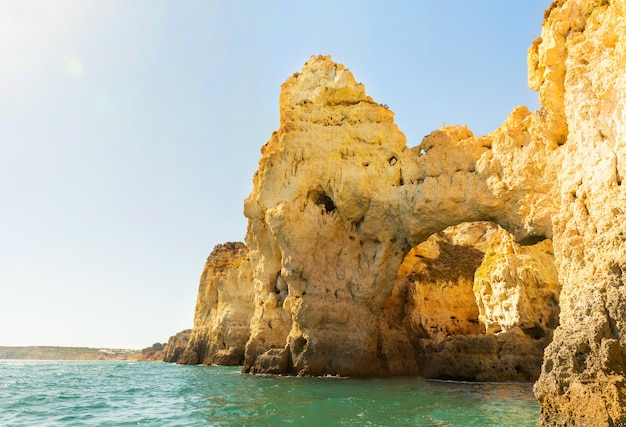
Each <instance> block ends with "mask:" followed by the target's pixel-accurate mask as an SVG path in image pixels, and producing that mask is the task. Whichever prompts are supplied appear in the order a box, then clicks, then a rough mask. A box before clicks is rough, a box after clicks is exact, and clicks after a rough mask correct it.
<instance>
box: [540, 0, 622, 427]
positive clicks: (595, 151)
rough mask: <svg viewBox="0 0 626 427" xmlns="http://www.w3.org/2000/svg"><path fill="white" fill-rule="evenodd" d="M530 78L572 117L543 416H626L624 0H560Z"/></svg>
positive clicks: (559, 201) (578, 420)
mask: <svg viewBox="0 0 626 427" xmlns="http://www.w3.org/2000/svg"><path fill="white" fill-rule="evenodd" d="M545 18H546V19H545V21H544V24H543V28H542V33H541V37H540V38H539V39H538V40H537V41H536V42H535V43H534V44H533V46H532V48H531V50H530V54H529V57H530V61H529V65H530V67H529V81H530V83H531V85H532V86H533V88H535V89H538V90H539V94H540V98H541V102H542V104H544V105H547V106H549V108H551V109H552V110H553V111H555V112H558V114H559V115H560V116H562V117H563V118H564V119H563V120H564V123H565V125H566V126H567V130H568V132H567V137H566V138H565V139H564V140H563V145H561V146H559V147H558V149H557V150H556V152H555V153H554V154H552V156H553V157H554V158H555V159H558V161H559V167H558V169H557V182H556V183H555V193H556V194H555V195H556V197H555V199H554V205H555V209H554V213H553V214H552V215H551V222H552V224H553V236H554V251H555V256H556V262H557V266H558V271H559V279H560V281H561V283H562V285H563V290H562V293H561V299H560V305H561V325H560V327H559V328H558V329H557V330H556V332H555V334H554V340H553V341H552V343H551V344H550V345H549V347H548V348H547V349H546V352H545V356H544V363H543V368H542V374H541V377H540V379H539V381H538V382H537V384H536V385H535V395H536V396H537V398H538V399H539V402H540V404H541V420H540V424H542V425H574V424H575V425H589V426H591V425H593V426H604V425H624V424H626V377H625V375H624V371H625V369H626V287H625V286H624V277H623V272H624V269H625V268H626V264H625V260H626V218H625V216H624V213H625V211H626V194H625V191H624V186H623V185H622V178H623V177H624V176H625V173H626V138H625V136H626V133H625V131H626V110H625V108H624V107H625V105H626V97H625V95H626V72H625V70H626V5H625V4H624V2H623V1H617V0H613V1H607V0H604V1H585V0H577V1H571V0H570V1H555V2H554V3H553V4H552V6H551V7H550V9H548V10H547V11H546V14H545Z"/></svg>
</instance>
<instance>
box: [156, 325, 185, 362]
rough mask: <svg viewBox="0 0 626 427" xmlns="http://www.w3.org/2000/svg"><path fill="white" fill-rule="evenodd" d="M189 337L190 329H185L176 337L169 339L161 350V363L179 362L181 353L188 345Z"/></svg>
mask: <svg viewBox="0 0 626 427" xmlns="http://www.w3.org/2000/svg"><path fill="white" fill-rule="evenodd" d="M190 335H191V329H185V330H183V331H180V332H179V333H177V334H176V335H173V336H171V337H170V339H169V340H168V341H167V344H166V345H165V348H163V351H162V357H161V359H160V360H162V361H163V362H169V363H176V362H178V361H179V360H180V358H181V356H182V355H183V352H184V351H185V349H186V348H187V344H188V343H189V336H190Z"/></svg>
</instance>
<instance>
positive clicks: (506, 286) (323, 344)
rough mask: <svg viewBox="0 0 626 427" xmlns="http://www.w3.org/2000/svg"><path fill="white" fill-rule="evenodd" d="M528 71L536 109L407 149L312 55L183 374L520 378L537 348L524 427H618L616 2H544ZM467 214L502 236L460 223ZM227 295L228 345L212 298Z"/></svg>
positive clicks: (619, 12)
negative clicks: (208, 368) (240, 371)
mask: <svg viewBox="0 0 626 427" xmlns="http://www.w3.org/2000/svg"><path fill="white" fill-rule="evenodd" d="M528 70H529V76H528V79H529V85H530V86H531V88H533V89H535V90H537V91H538V92H539V98H540V101H541V104H542V107H541V108H539V109H538V110H536V111H534V112H531V111H529V110H528V109H527V108H525V107H517V108H515V109H514V110H513V111H512V112H511V114H510V115H509V117H508V118H507V120H505V122H504V123H502V125H501V126H500V127H499V128H498V129H496V130H495V131H493V132H492V133H490V134H488V135H485V136H474V135H473V134H472V132H471V131H470V130H469V129H467V127H464V126H444V127H442V128H441V129H439V130H436V131H434V132H432V133H431V134H430V135H429V136H427V137H425V138H424V139H423V141H421V144H420V145H418V146H416V147H408V146H407V145H406V140H405V137H404V135H403V134H402V132H401V131H400V130H399V129H398V128H397V127H396V125H395V124H394V122H393V113H392V112H391V111H390V110H389V109H388V108H386V107H385V106H383V105H380V104H377V103H376V102H375V101H374V100H373V99H371V98H370V97H368V96H367V95H366V93H365V89H364V87H363V85H361V84H359V83H357V82H356V80H355V79H354V77H353V75H352V74H351V73H350V71H349V70H347V69H346V68H345V67H344V66H342V65H340V64H336V63H334V62H332V60H331V58H330V57H326V56H314V57H311V58H310V59H309V61H308V62H307V63H306V64H305V65H304V67H303V68H302V70H301V72H299V73H295V74H293V75H292V76H291V77H289V78H288V79H287V81H286V82H285V83H284V84H283V85H282V88H281V94H280V128H279V129H278V130H277V131H276V132H275V133H274V134H273V135H272V137H271V138H270V140H269V141H268V142H267V143H266V144H265V145H264V146H263V148H262V150H261V153H262V158H261V160H260V162H259V169H258V171H257V173H256V174H255V177H254V181H253V189H252V192H251V194H250V196H249V197H248V198H247V199H246V200H245V203H244V214H245V216H246V217H247V218H248V230H247V234H246V245H247V249H246V251H247V252H246V255H245V260H243V258H237V259H241V268H240V267H235V266H229V267H228V268H226V269H221V270H220V269H219V268H218V269H217V270H216V272H215V273H211V274H212V277H214V278H215V280H214V282H212V283H213V284H211V285H207V286H205V288H204V290H202V289H203V288H202V285H201V292H206V295H204V296H202V297H201V295H200V294H199V298H198V301H199V304H200V301H201V300H202V301H204V302H202V304H203V307H204V308H202V309H201V310H200V312H199V311H198V310H197V311H196V324H195V325H194V331H193V332H192V337H191V341H190V343H191V342H195V343H196V347H195V350H193V351H194V352H192V353H190V354H191V356H190V357H191V358H192V359H193V357H195V358H196V359H195V361H192V362H189V363H223V362H220V360H223V359H220V357H221V356H220V357H217V355H218V354H220V353H219V348H220V345H221V346H222V348H227V349H228V350H227V352H226V353H227V354H229V355H230V356H228V357H227V359H228V358H230V357H232V359H228V360H233V361H234V360H235V359H237V357H235V356H234V355H236V354H239V355H240V356H238V357H240V358H241V357H243V364H244V371H245V372H250V373H286V374H298V375H319V374H339V375H351V376H359V375H390V374H407V373H410V374H422V375H426V376H435V377H456V378H470V379H479V380H480V379H511V378H513V379H515V378H517V379H519V378H525V379H533V378H535V377H536V376H537V374H538V368H539V363H540V362H539V361H540V360H541V357H542V356H541V354H542V353H543V365H542V367H541V375H540V377H539V380H538V381H537V383H536V385H535V394H536V396H537V398H538V399H539V402H540V404H541V417H540V420H539V425H589V426H604V425H606V426H608V425H620V424H619V423H622V424H624V423H626V377H625V376H624V370H625V369H626V315H625V314H624V313H626V290H625V289H626V287H625V286H624V281H625V280H626V279H624V270H625V269H626V261H624V260H626V237H625V236H626V225H624V224H626V221H625V218H624V213H625V211H626V194H625V191H624V188H623V186H622V179H623V177H624V176H625V174H626V170H625V169H626V138H625V134H626V133H625V132H626V110H625V108H624V107H625V104H626V101H625V100H626V71H625V70H626V5H625V4H624V2H623V1H621V0H619V1H618V0H594V1H592V0H557V1H555V2H554V3H553V4H552V6H551V7H550V8H549V9H548V10H546V13H545V22H544V24H543V28H542V33H541V37H539V38H538V39H537V40H536V41H535V42H534V43H533V45H532V46H531V47H530V49H529V52H528ZM476 221H489V222H491V223H494V224H497V225H498V226H500V227H501V228H502V229H504V230H506V232H508V233H511V235H512V236H514V237H511V236H510V235H508V234H504V231H501V230H499V229H498V228H497V227H495V226H494V225H490V226H488V227H487V228H486V229H485V230H486V231H485V232H484V233H483V234H485V233H486V234H490V235H491V238H490V239H483V237H481V235H480V233H478V234H476V233H477V232H476V229H472V227H475V226H472V225H459V224H465V223H473V222H476ZM454 226H456V227H457V229H454V228H453V229H448V230H446V232H445V233H443V234H439V235H438V236H439V237H433V238H432V240H430V241H427V239H429V237H430V236H432V235H436V234H437V233H440V232H442V231H443V230H445V229H446V228H448V227H454ZM459 230H462V231H459ZM472 236H474V237H472ZM481 239H483V240H481ZM487 240H488V241H489V243H487ZM424 242H426V243H424ZM520 245H521V246H520ZM525 246H526V247H525ZM242 250H243V249H242ZM416 258H419V259H416ZM210 259H211V258H210ZM457 259H458V260H460V261H459V262H458V263H456V264H455V263H454V260H457ZM435 260H438V261H435ZM446 260H447V261H446ZM418 261H419V262H418ZM403 263H404V264H403ZM407 263H409V264H410V265H409V264H407ZM207 265H208V264H207ZM212 268H213V267H212ZM220 268H221V267H220ZM212 280H213V279H212ZM219 283H221V284H222V285H219ZM233 284H236V285H237V296H231V297H232V298H238V301H239V302H238V304H240V307H241V309H238V310H236V311H231V312H230V313H231V314H230V315H229V316H234V313H243V314H241V318H238V320H237V325H239V326H241V327H240V328H239V329H238V330H239V331H240V333H238V335H237V336H236V337H234V338H233V340H232V341H229V342H231V343H232V344H228V343H227V342H226V340H225V339H224V337H225V334H227V328H226V327H225V326H224V325H231V324H234V323H229V322H231V321H230V320H228V321H227V318H229V316H226V319H222V320H219V319H220V312H221V310H220V309H215V307H218V306H219V305H220V304H229V302H228V301H229V300H228V298H223V297H220V295H224V294H220V293H219V291H218V292H217V294H216V291H215V288H216V287H217V289H219V286H223V289H227V288H230V287H231V286H232V285H233ZM433 294H436V295H437V297H436V298H432V297H431V295H433ZM220 298H222V299H220ZM208 301H212V302H208ZM212 310H213V311H212ZM223 310H226V309H223ZM559 310H560V316H559V319H558V320H557V317H556V316H557V313H559ZM451 313H455V314H451ZM453 317H454V318H453ZM557 324H558V325H559V326H558V327H557V328H556V330H554V328H555V327H556V326H557ZM219 325H222V326H219ZM553 330H554V333H553ZM194 334H195V335H194ZM194 336H195V337H196V338H195V341H194ZM218 337H219V338H218ZM552 338H553V339H552ZM551 339H552V341H551V343H550V344H549V345H548V347H547V348H546V349H545V353H544V352H543V349H544V347H545V345H546V344H547V343H548V342H550V340H551ZM201 343H209V344H208V345H209V347H210V350H209V351H205V350H202V351H199V350H198V349H202V348H203V347H202V344H201ZM242 343H243V344H242ZM243 345H245V349H242V346H243ZM189 348H190V347H188V349H189ZM204 348H205V349H206V348H207V347H204ZM231 350H232V351H231ZM459 354H462V355H463V358H462V359H463V361H462V362H458V361H457V362H456V363H441V361H446V360H447V361H454V360H455V359H454V358H455V357H457V358H458V355H459ZM194 355H195V356H194ZM522 355H526V356H528V358H529V360H530V361H529V362H528V363H526V364H523V363H521V362H520V363H518V362H519V361H520V359H522V358H523V357H522ZM524 357H525V356H524ZM190 360H191V359H190Z"/></svg>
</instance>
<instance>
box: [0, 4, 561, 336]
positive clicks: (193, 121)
mask: <svg viewBox="0 0 626 427" xmlns="http://www.w3.org/2000/svg"><path fill="white" fill-rule="evenodd" d="M549 3H550V2H549V1H547V0H546V1H538V0H537V1H532V2H504V1H500V0H498V1H496V0H476V1H472V2H469V1H466V0H445V1H438V2H425V1H413V2H410V1H385V2H383V1H344V2H338V1H318V2H300V1H293V0H291V1H229V2H227V1H192V0H185V1H164V0H107V1H89V0H80V1H79V0H71V1H70V0H55V1H54V2H52V1H46V0H19V1H18V0H0V58H2V59H1V60H0V345H73V346H92V347H127V348H141V347H146V346H149V345H151V344H152V343H154V342H157V341H161V342H162V341H166V340H167V338H168V337H169V336H170V335H172V334H173V333H175V332H177V331H179V330H181V329H184V328H189V327H191V326H192V324H193V311H194V305H195V299H196V293H197V287H198V280H199V278H200V274H201V272H202V268H203V265H204V261H205V259H206V257H207V256H208V254H209V253H210V252H211V250H212V248H213V246H215V245H216V244H218V243H222V242H225V241H240V240H243V238H244V234H245V231H246V220H245V218H244V216H243V213H242V210H243V199H244V198H245V197H246V196H247V195H248V194H249V193H250V191H251V189H252V176H253V174H254V172H255V170H256V167H257V162H258V160H259V157H260V151H259V150H260V147H261V146H262V145H263V144H264V143H265V142H267V140H268V139H269V138H270V136H271V134H272V132H273V131H274V130H276V129H277V128H278V94H279V90H280V85H281V83H282V82H283V81H284V80H285V79H286V78H287V77H288V76H289V75H291V74H292V73H293V72H295V71H299V70H300V68H301V67H302V65H303V64H304V62H306V60H307V59H308V58H309V57H310V56H311V55H314V54H315V55H317V54H330V55H332V56H333V59H334V60H335V61H337V62H340V63H343V64H344V65H345V66H346V67H348V68H349V69H350V70H351V71H352V72H353V73H354V75H355V77H356V79H357V80H358V81H360V82H362V83H364V84H365V87H366V90H367V93H368V95H370V96H372V97H373V98H374V99H375V100H376V101H378V102H380V103H384V104H387V105H389V107H390V108H391V109H392V110H393V111H394V112H395V114H396V122H397V124H398V126H399V127H400V129H401V130H402V131H403V132H404V133H405V134H406V136H407V139H408V145H410V146H414V145H418V144H419V143H420V140H421V138H422V137H423V136H424V135H427V134H428V133H430V132H431V131H432V130H434V129H438V128H439V127H441V125H442V124H444V123H445V124H467V125H468V126H469V127H470V128H471V129H472V130H473V131H474V133H475V134H484V133H488V132H490V131H492V130H494V129H495V128H497V127H498V126H499V124H500V123H501V122H502V121H503V120H504V119H505V118H506V116H507V115H508V113H509V112H510V111H511V110H512V109H513V107H514V106H516V105H526V106H528V107H529V108H530V109H531V110H534V109H536V108H537V107H538V96H537V94H536V93H534V92H532V91H530V90H529V89H528V87H527V83H526V75H527V67H526V52H527V49H528V47H529V46H530V44H531V43H532V41H533V39H534V38H535V37H537V36H538V35H539V34H540V32H541V22H542V19H543V11H544V9H546V8H547V7H548V6H549Z"/></svg>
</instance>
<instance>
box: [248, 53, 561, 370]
mask: <svg viewBox="0 0 626 427" xmlns="http://www.w3.org/2000/svg"><path fill="white" fill-rule="evenodd" d="M280 110H281V128H280V130H279V131H278V132H276V133H274V135H273V136H272V138H271V140H270V141H269V142H268V143H267V144H266V145H265V146H264V147H263V149H262V153H263V157H262V159H261V161H260V163H259V171H258V172H257V174H256V175H255V180H254V189H253V192H252V194H251V195H250V197H249V198H248V199H247V200H246V202H245V209H244V212H245V214H246V216H247V217H248V218H249V229H248V234H247V237H246V239H247V244H248V246H249V248H250V259H251V263H252V265H253V266H255V298H256V302H255V306H256V310H255V315H254V318H253V320H252V322H251V325H252V331H251V338H250V341H249V342H248V344H247V347H246V360H245V366H244V370H246V371H249V372H289V373H297V374H310V375H317V374H328V373H330V374H340V375H382V374H389V372H388V370H387V369H386V368H385V366H383V363H382V361H381V357H380V354H379V353H380V346H381V343H380V340H379V337H378V329H379V326H380V322H381V314H382V310H383V304H384V301H385V300H386V299H387V298H388V296H389V295H390V293H391V290H392V286H393V281H394V279H395V275H396V273H397V271H398V267H399V266H400V263H401V262H402V260H403V259H404V257H405V255H406V254H407V253H408V251H409V250H410V249H411V248H412V247H413V246H415V245H416V244H418V243H420V242H422V241H424V240H425V239H426V238H427V237H428V236H430V235H431V234H433V233H435V232H438V231H440V230H442V229H444V228H446V227H447V226H449V225H454V224H458V223H461V222H466V221H479V220H492V221H495V222H497V223H498V224H500V225H501V226H503V227H505V228H507V229H509V230H511V231H513V232H514V233H515V234H516V235H517V237H518V238H519V239H520V240H524V239H526V240H528V241H536V240H541V239H543V238H545V237H546V236H548V237H549V236H550V234H551V224H550V220H549V211H548V209H547V208H548V207H549V206H550V205H549V204H548V203H546V199H550V197H551V195H550V190H551V188H552V187H551V184H552V182H554V180H553V177H551V176H550V173H549V169H546V157H547V156H545V155H544V154H545V151H548V150H550V149H551V148H550V144H547V143H546V142H545V141H546V138H545V136H546V132H547V133H549V132H550V127H546V126H545V123H543V121H542V122H541V123H542V127H541V128H540V129H537V130H536V131H535V129H534V128H533V126H534V124H535V122H536V121H537V117H538V113H537V114H534V115H533V114H531V113H530V112H528V110H526V109H524V108H518V109H516V110H515V111H514V112H513V113H512V115H511V116H510V117H509V119H508V120H507V122H505V123H504V124H503V127H502V128H501V129H500V130H499V131H496V132H494V133H493V134H491V135H489V136H487V137H474V136H473V134H472V133H471V132H470V131H469V130H468V129H467V128H466V127H458V126H457V127H445V128H442V129H441V130H439V131H435V132H433V133H432V134H431V135H429V136H427V137H426V138H424V140H423V141H422V144H421V145H420V146H419V147H416V148H408V147H406V143H405V138H404V135H403V134H402V133H401V132H400V131H399V130H398V129H397V127H396V126H395V124H394V123H393V113H392V112H391V111H390V110H388V109H387V108H386V107H384V106H382V105H379V104H377V103H376V102H374V101H373V100H372V99H371V98H369V97H367V96H366V95H365V91H364V88H363V86H362V85H360V84H358V83H356V81H355V80H354V78H353V76H352V74H351V73H350V72H349V71H347V70H346V69H345V68H344V67H343V66H341V65H338V64H335V63H333V62H332V61H331V60H330V58H329V57H313V58H311V59H310V60H309V62H307V64H305V66H304V68H303V69H302V72H301V73H299V74H294V76H292V77H290V78H289V79H288V80H287V82H285V84H284V85H283V87H282V91H281V99H280ZM519 129H524V131H519ZM548 140H549V139H548ZM555 146H556V145H555ZM501 153H502V154H501ZM514 156H517V157H519V158H520V159H521V160H522V161H516V162H513V161H512V157H514ZM537 171H540V172H542V173H541V176H542V178H544V180H537V176H535V173H536V172H537ZM530 174H532V176H530ZM551 178H552V179H551ZM531 179H532V184H531V183H529V182H527V181H529V180H531ZM329 207H330V209H329Z"/></svg>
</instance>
